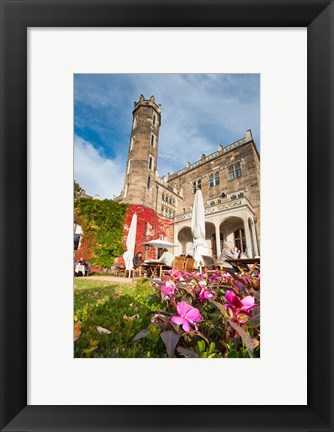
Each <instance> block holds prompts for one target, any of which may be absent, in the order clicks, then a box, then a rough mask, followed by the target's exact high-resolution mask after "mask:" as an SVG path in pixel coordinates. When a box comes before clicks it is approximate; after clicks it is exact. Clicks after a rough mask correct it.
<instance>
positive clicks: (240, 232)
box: [219, 216, 248, 254]
mask: <svg viewBox="0 0 334 432" xmlns="http://www.w3.org/2000/svg"><path fill="white" fill-rule="evenodd" d="M219 229H220V232H224V233H225V236H226V237H225V238H224V240H226V241H228V242H231V243H232V244H233V245H234V246H236V247H237V248H238V249H239V250H240V251H241V253H243V254H247V246H248V245H247V243H246V235H245V225H244V221H243V219H242V218H240V217H237V216H231V217H229V218H227V219H225V220H223V221H222V222H221V224H220V227H219Z"/></svg>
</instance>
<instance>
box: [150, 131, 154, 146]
mask: <svg viewBox="0 0 334 432" xmlns="http://www.w3.org/2000/svg"><path fill="white" fill-rule="evenodd" d="M151 146H153V147H154V135H153V134H152V135H151Z"/></svg>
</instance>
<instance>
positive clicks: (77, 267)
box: [75, 264, 85, 276]
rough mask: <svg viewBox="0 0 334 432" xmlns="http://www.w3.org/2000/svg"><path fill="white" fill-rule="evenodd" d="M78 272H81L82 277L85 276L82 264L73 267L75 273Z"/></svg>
mask: <svg viewBox="0 0 334 432" xmlns="http://www.w3.org/2000/svg"><path fill="white" fill-rule="evenodd" d="M80 271H81V272H82V275H83V276H85V266H84V265H83V264H77V265H76V266H75V272H76V273H77V274H79V272H80Z"/></svg>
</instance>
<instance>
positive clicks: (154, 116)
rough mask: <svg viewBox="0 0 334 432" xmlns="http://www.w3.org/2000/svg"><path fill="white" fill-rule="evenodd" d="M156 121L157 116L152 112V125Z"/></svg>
mask: <svg viewBox="0 0 334 432" xmlns="http://www.w3.org/2000/svg"><path fill="white" fill-rule="evenodd" d="M156 121H157V116H156V115H155V114H153V117H152V124H153V126H155V123H156Z"/></svg>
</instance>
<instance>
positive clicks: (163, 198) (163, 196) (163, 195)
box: [162, 192, 165, 201]
mask: <svg viewBox="0 0 334 432" xmlns="http://www.w3.org/2000/svg"><path fill="white" fill-rule="evenodd" d="M162 201H165V192H162Z"/></svg>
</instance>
